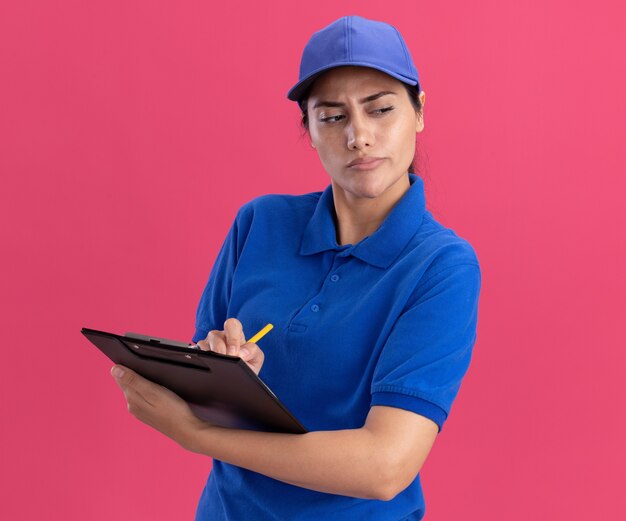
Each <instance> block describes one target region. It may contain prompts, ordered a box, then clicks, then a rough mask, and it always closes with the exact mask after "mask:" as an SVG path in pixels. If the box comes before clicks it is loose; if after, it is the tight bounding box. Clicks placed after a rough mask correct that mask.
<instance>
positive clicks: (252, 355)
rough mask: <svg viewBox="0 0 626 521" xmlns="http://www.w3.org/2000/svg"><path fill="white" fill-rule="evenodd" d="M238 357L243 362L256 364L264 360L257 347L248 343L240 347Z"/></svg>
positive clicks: (261, 351)
mask: <svg viewBox="0 0 626 521" xmlns="http://www.w3.org/2000/svg"><path fill="white" fill-rule="evenodd" d="M239 357H240V358H241V359H242V360H244V361H245V362H248V363H251V364H257V363H258V362H262V361H263V360H264V359H265V353H263V350H262V349H261V348H260V347H259V346H258V345H256V344H252V343H250V342H248V343H246V344H244V345H243V346H241V349H240V350H239Z"/></svg>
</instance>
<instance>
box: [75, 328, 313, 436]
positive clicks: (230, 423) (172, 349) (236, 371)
mask: <svg viewBox="0 0 626 521" xmlns="http://www.w3.org/2000/svg"><path fill="white" fill-rule="evenodd" d="M81 333H82V334H83V335H85V337H87V339H88V340H89V341H90V342H91V343H92V344H93V345H95V346H96V347H97V348H98V349H100V351H102V352H103V353H104V354H105V355H106V356H108V357H109V358H110V359H111V360H112V361H113V362H115V363H116V364H121V365H124V366H126V367H129V368H130V369H132V370H133V371H135V372H137V373H138V374H140V375H141V376H143V377H144V378H147V379H148V380H150V381H152V382H154V383H157V384H159V385H162V386H164V387H167V388H168V389H170V390H171V391H173V392H175V393H176V394H177V395H178V396H180V397H181V398H182V399H183V400H185V401H186V402H187V403H188V404H189V407H190V408H191V410H192V411H193V412H194V414H196V416H198V417H199V418H202V419H203V420H206V421H208V422H210V423H213V424H215V425H219V426H221V427H228V428H236V429H249V430H257V431H265V432H286V433H292V434H304V433H306V432H308V431H307V430H306V429H305V427H304V426H303V425H302V424H301V423H300V422H299V421H298V420H297V419H296V418H295V417H294V416H293V415H292V414H291V413H290V412H289V410H288V409H287V407H285V405H284V404H283V403H281V401H280V400H279V399H278V397H277V396H276V395H275V394H274V393H273V392H272V391H271V389H270V388H269V387H268V386H267V385H265V383H264V382H263V381H262V380H261V379H260V378H259V377H258V376H257V374H256V373H255V372H254V371H253V370H252V369H250V367H248V364H246V363H245V362H244V361H243V360H242V359H241V358H239V357H238V356H231V355H224V354H220V353H214V352H213V351H202V350H200V349H194V348H192V347H191V346H192V345H193V344H187V343H184V342H178V341H176V340H168V339H166V338H160V337H153V336H149V335H142V334H138V333H126V334H125V335H116V334H115V333H109V332H107V331H98V330H96V329H89V328H85V327H84V328H82V329H81Z"/></svg>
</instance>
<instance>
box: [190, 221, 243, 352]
mask: <svg viewBox="0 0 626 521" xmlns="http://www.w3.org/2000/svg"><path fill="white" fill-rule="evenodd" d="M239 215H240V213H238V214H237V218H236V219H235V221H234V222H233V224H232V225H231V227H230V230H229V231H228V234H227V235H226V239H224V243H223V244H222V247H221V248H220V251H219V253H218V254H217V258H216V259H215V263H214V264H213V268H212V269H211V273H210V275H209V280H208V282H207V284H206V286H205V288H204V291H203V292H202V296H201V297H200V302H199V304H198V308H197V311H196V323H195V326H196V332H195V334H194V335H193V338H192V342H198V341H199V340H202V339H204V338H206V337H207V335H208V334H209V331H211V330H213V329H223V327H224V322H225V321H226V319H227V318H228V317H227V312H228V303H229V302H230V296H231V288H232V280H233V273H234V272H235V267H236V266H237V259H238V247H237V245H238V239H239V219H238V217H239Z"/></svg>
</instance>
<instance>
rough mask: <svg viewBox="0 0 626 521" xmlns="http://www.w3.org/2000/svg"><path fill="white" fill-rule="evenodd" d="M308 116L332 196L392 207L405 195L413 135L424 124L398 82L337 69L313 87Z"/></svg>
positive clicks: (365, 70) (364, 70) (366, 70)
mask: <svg viewBox="0 0 626 521" xmlns="http://www.w3.org/2000/svg"><path fill="white" fill-rule="evenodd" d="M421 96H422V98H421V99H422V104H423V101H424V94H423V93H421ZM307 110H308V118H309V134H310V137H311V144H312V146H313V147H314V148H315V149H316V150H317V153H318V154H319V157H320V160H321V161H322V164H323V165H324V168H325V170H326V171H327V172H328V174H329V176H330V178H331V182H332V185H333V193H334V194H335V195H336V196H339V197H342V198H343V199H344V200H345V201H347V202H348V203H357V202H358V201H360V200H365V199H375V198H383V199H385V198H389V199H390V200H391V199H393V200H394V201H397V200H398V199H399V198H400V197H401V195H402V194H403V193H404V192H405V191H406V190H407V189H408V186H409V182H408V176H407V170H408V168H409V165H410V164H411V161H412V160H413V156H414V154H415V134H416V133H417V132H421V131H422V130H423V128H424V124H423V119H422V115H421V114H417V113H416V112H415V108H414V107H413V105H412V104H411V101H410V99H409V95H408V93H407V91H406V89H405V88H404V86H403V85H402V83H401V82H400V81H398V80H396V79H395V78H392V77H391V76H389V75H388V74H385V73H383V72H380V71H378V70H375V69H371V68H368V67H352V66H350V67H347V66H344V67H337V68H335V69H331V70H329V71H328V72H326V73H325V74H323V75H322V76H321V77H320V78H318V79H317V80H316V81H315V84H314V85H313V87H312V89H311V91H310V93H309V98H308V104H307ZM355 160H364V161H367V162H366V163H361V164H352V163H353V162H354V161H355Z"/></svg>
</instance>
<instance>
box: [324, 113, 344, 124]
mask: <svg viewBox="0 0 626 521" xmlns="http://www.w3.org/2000/svg"><path fill="white" fill-rule="evenodd" d="M337 118H343V115H342V114H338V115H336V116H328V117H326V118H320V121H321V122H322V123H336V122H337V121H339V119H337Z"/></svg>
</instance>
